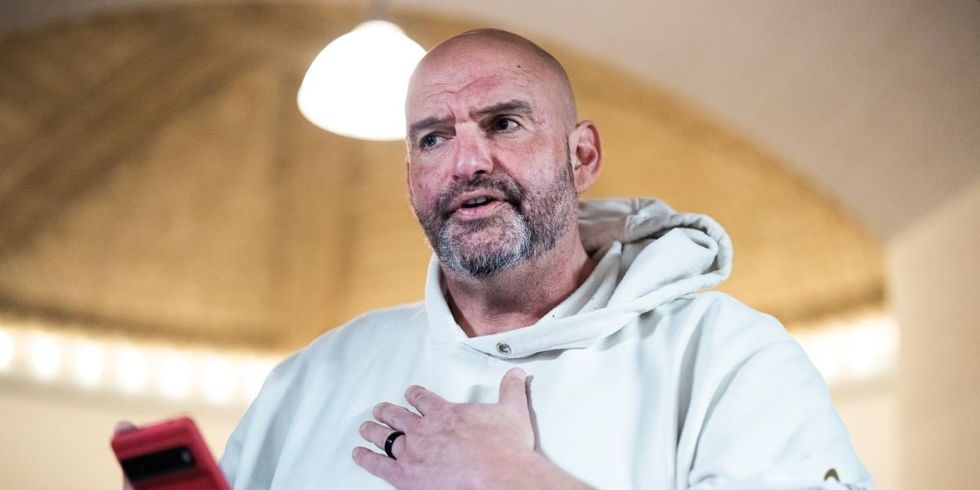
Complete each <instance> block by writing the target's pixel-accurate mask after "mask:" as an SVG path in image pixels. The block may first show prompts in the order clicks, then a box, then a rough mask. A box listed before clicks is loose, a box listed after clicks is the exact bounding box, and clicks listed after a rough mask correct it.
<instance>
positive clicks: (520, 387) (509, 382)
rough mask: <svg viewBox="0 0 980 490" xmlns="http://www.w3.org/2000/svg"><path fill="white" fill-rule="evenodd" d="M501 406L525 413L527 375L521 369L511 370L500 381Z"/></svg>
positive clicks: (526, 409)
mask: <svg viewBox="0 0 980 490" xmlns="http://www.w3.org/2000/svg"><path fill="white" fill-rule="evenodd" d="M499 400H500V401H499V403H500V404H501V405H506V406H509V407H512V408H514V409H519V410H521V411H522V412H527V411H528V408H527V374H525V373H524V370H523V369H521V368H512V369H511V370H509V371H507V372H506V373H504V377H503V378H501V380H500V399H499Z"/></svg>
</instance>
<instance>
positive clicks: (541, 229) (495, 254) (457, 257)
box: [416, 150, 578, 277]
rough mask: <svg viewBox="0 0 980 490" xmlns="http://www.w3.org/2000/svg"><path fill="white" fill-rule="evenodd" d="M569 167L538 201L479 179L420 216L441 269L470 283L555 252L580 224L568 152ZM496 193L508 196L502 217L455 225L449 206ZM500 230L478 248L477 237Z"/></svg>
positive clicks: (498, 180)
mask: <svg viewBox="0 0 980 490" xmlns="http://www.w3.org/2000/svg"><path fill="white" fill-rule="evenodd" d="M565 159H566V165H565V166H564V167H563V171H562V173H561V174H560V175H559V176H558V178H557V179H555V181H554V182H552V184H551V185H550V186H548V187H547V188H546V189H544V190H543V191H542V192H541V193H540V194H538V195H530V196H528V195H525V192H524V191H523V190H522V189H521V188H520V187H519V186H518V185H517V184H516V183H515V182H514V181H513V179H511V178H510V177H506V176H492V175H487V174H477V175H476V176H475V177H474V178H473V179H471V180H470V181H468V182H462V183H459V184H457V185H454V186H453V187H452V188H450V189H449V190H448V191H446V192H445V193H444V194H443V195H442V196H440V197H439V200H438V202H437V204H436V209H435V212H428V213H421V212H419V210H417V209H416V214H417V215H418V218H419V222H420V223H421V224H422V229H423V230H424V231H425V234H426V237H427V238H428V239H429V243H430V244H431V245H432V248H433V250H434V251H435V253H436V256H437V257H438V258H439V262H440V263H442V266H443V267H445V268H446V269H448V270H451V271H453V272H456V273H458V274H463V275H468V276H471V277H492V276H494V275H496V274H499V273H501V272H503V271H506V270H508V269H510V268H511V267H514V266H516V265H518V264H521V263H524V262H526V261H528V260H530V259H532V258H534V257H537V256H539V255H541V254H542V253H544V252H546V251H548V250H551V249H552V248H554V246H555V243H557V241H558V238H559V237H561V236H562V234H564V232H565V230H566V229H567V228H568V226H569V225H571V224H574V223H575V222H576V218H577V214H576V205H577V202H578V195H577V193H576V192H575V183H574V180H573V176H572V171H571V161H570V160H569V157H568V154H567V150H566V155H565ZM480 189H494V190H496V191H498V192H500V193H501V194H502V195H503V196H504V203H503V205H505V206H510V207H511V211H512V212H506V211H505V212H502V213H498V214H496V215H494V216H491V217H489V218H486V219H481V220H476V221H471V222H464V223H452V222H451V221H450V219H451V214H452V211H451V209H450V206H451V203H452V201H453V200H455V198H456V197H457V196H459V195H461V194H463V193H465V192H470V191H473V190H480ZM493 230H497V231H498V232H499V233H498V234H497V235H496V236H493V237H491V239H490V240H488V241H485V242H484V243H479V244H474V243H472V240H471V238H472V237H473V236H475V235H476V234H477V233H480V232H485V234H489V233H490V232H491V231H493Z"/></svg>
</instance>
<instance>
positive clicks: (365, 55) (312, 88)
mask: <svg viewBox="0 0 980 490" xmlns="http://www.w3.org/2000/svg"><path fill="white" fill-rule="evenodd" d="M423 55H425V50H424V49H422V47H421V46H419V45H418V43H416V42H415V41H413V40H411V39H410V38H409V37H408V36H406V35H405V33H404V32H403V31H402V30H401V28H399V27H398V26H397V25H395V24H392V23H391V22H387V21H383V20H370V21H367V22H365V23H363V24H361V25H359V26H357V27H356V28H355V29H354V30H353V31H350V32H348V33H347V34H344V35H343V36H340V37H338V38H337V39H335V40H333V42H331V43H330V44H328V45H327V47H325V48H323V51H321V52H320V54H319V55H317V57H316V59H314V60H313V63H312V64H311V65H310V68H309V69H308V70H307V72H306V76H305V77H304V78H303V83H302V84H301V85H300V88H299V94H298V95H297V97H296V101H297V103H298V105H299V110H300V112H301V113H302V114H303V116H305V117H306V119H308V120H309V121H310V122H312V123H313V124H315V125H317V126H319V127H321V128H323V129H326V130H327V131H331V132H334V133H337V134H342V135H344V136H350V137H353V138H360V139H367V140H398V139H402V138H404V137H405V94H406V92H407V90H408V79H409V77H410V76H411V74H412V70H414V69H415V65H416V64H418V62H419V60H420V59H422V56H423Z"/></svg>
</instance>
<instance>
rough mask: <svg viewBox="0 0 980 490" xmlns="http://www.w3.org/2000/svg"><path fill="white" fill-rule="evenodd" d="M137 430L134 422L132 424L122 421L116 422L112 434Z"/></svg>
mask: <svg viewBox="0 0 980 490" xmlns="http://www.w3.org/2000/svg"><path fill="white" fill-rule="evenodd" d="M137 428H138V427H136V424H134V423H132V422H130V421H128V420H120V421H119V422H116V426H115V427H113V429H112V433H113V434H122V433H123V432H130V431H134V430H136V429H137Z"/></svg>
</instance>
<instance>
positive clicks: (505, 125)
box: [490, 117, 517, 131]
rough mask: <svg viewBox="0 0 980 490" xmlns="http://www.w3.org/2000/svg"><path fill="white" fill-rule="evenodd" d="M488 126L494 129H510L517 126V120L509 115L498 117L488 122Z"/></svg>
mask: <svg viewBox="0 0 980 490" xmlns="http://www.w3.org/2000/svg"><path fill="white" fill-rule="evenodd" d="M490 128H491V129H493V130H494V131H510V130H512V129H515V128H517V121H515V120H513V119H511V118H509V117H498V118H496V119H494V120H493V122H491V123H490Z"/></svg>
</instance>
